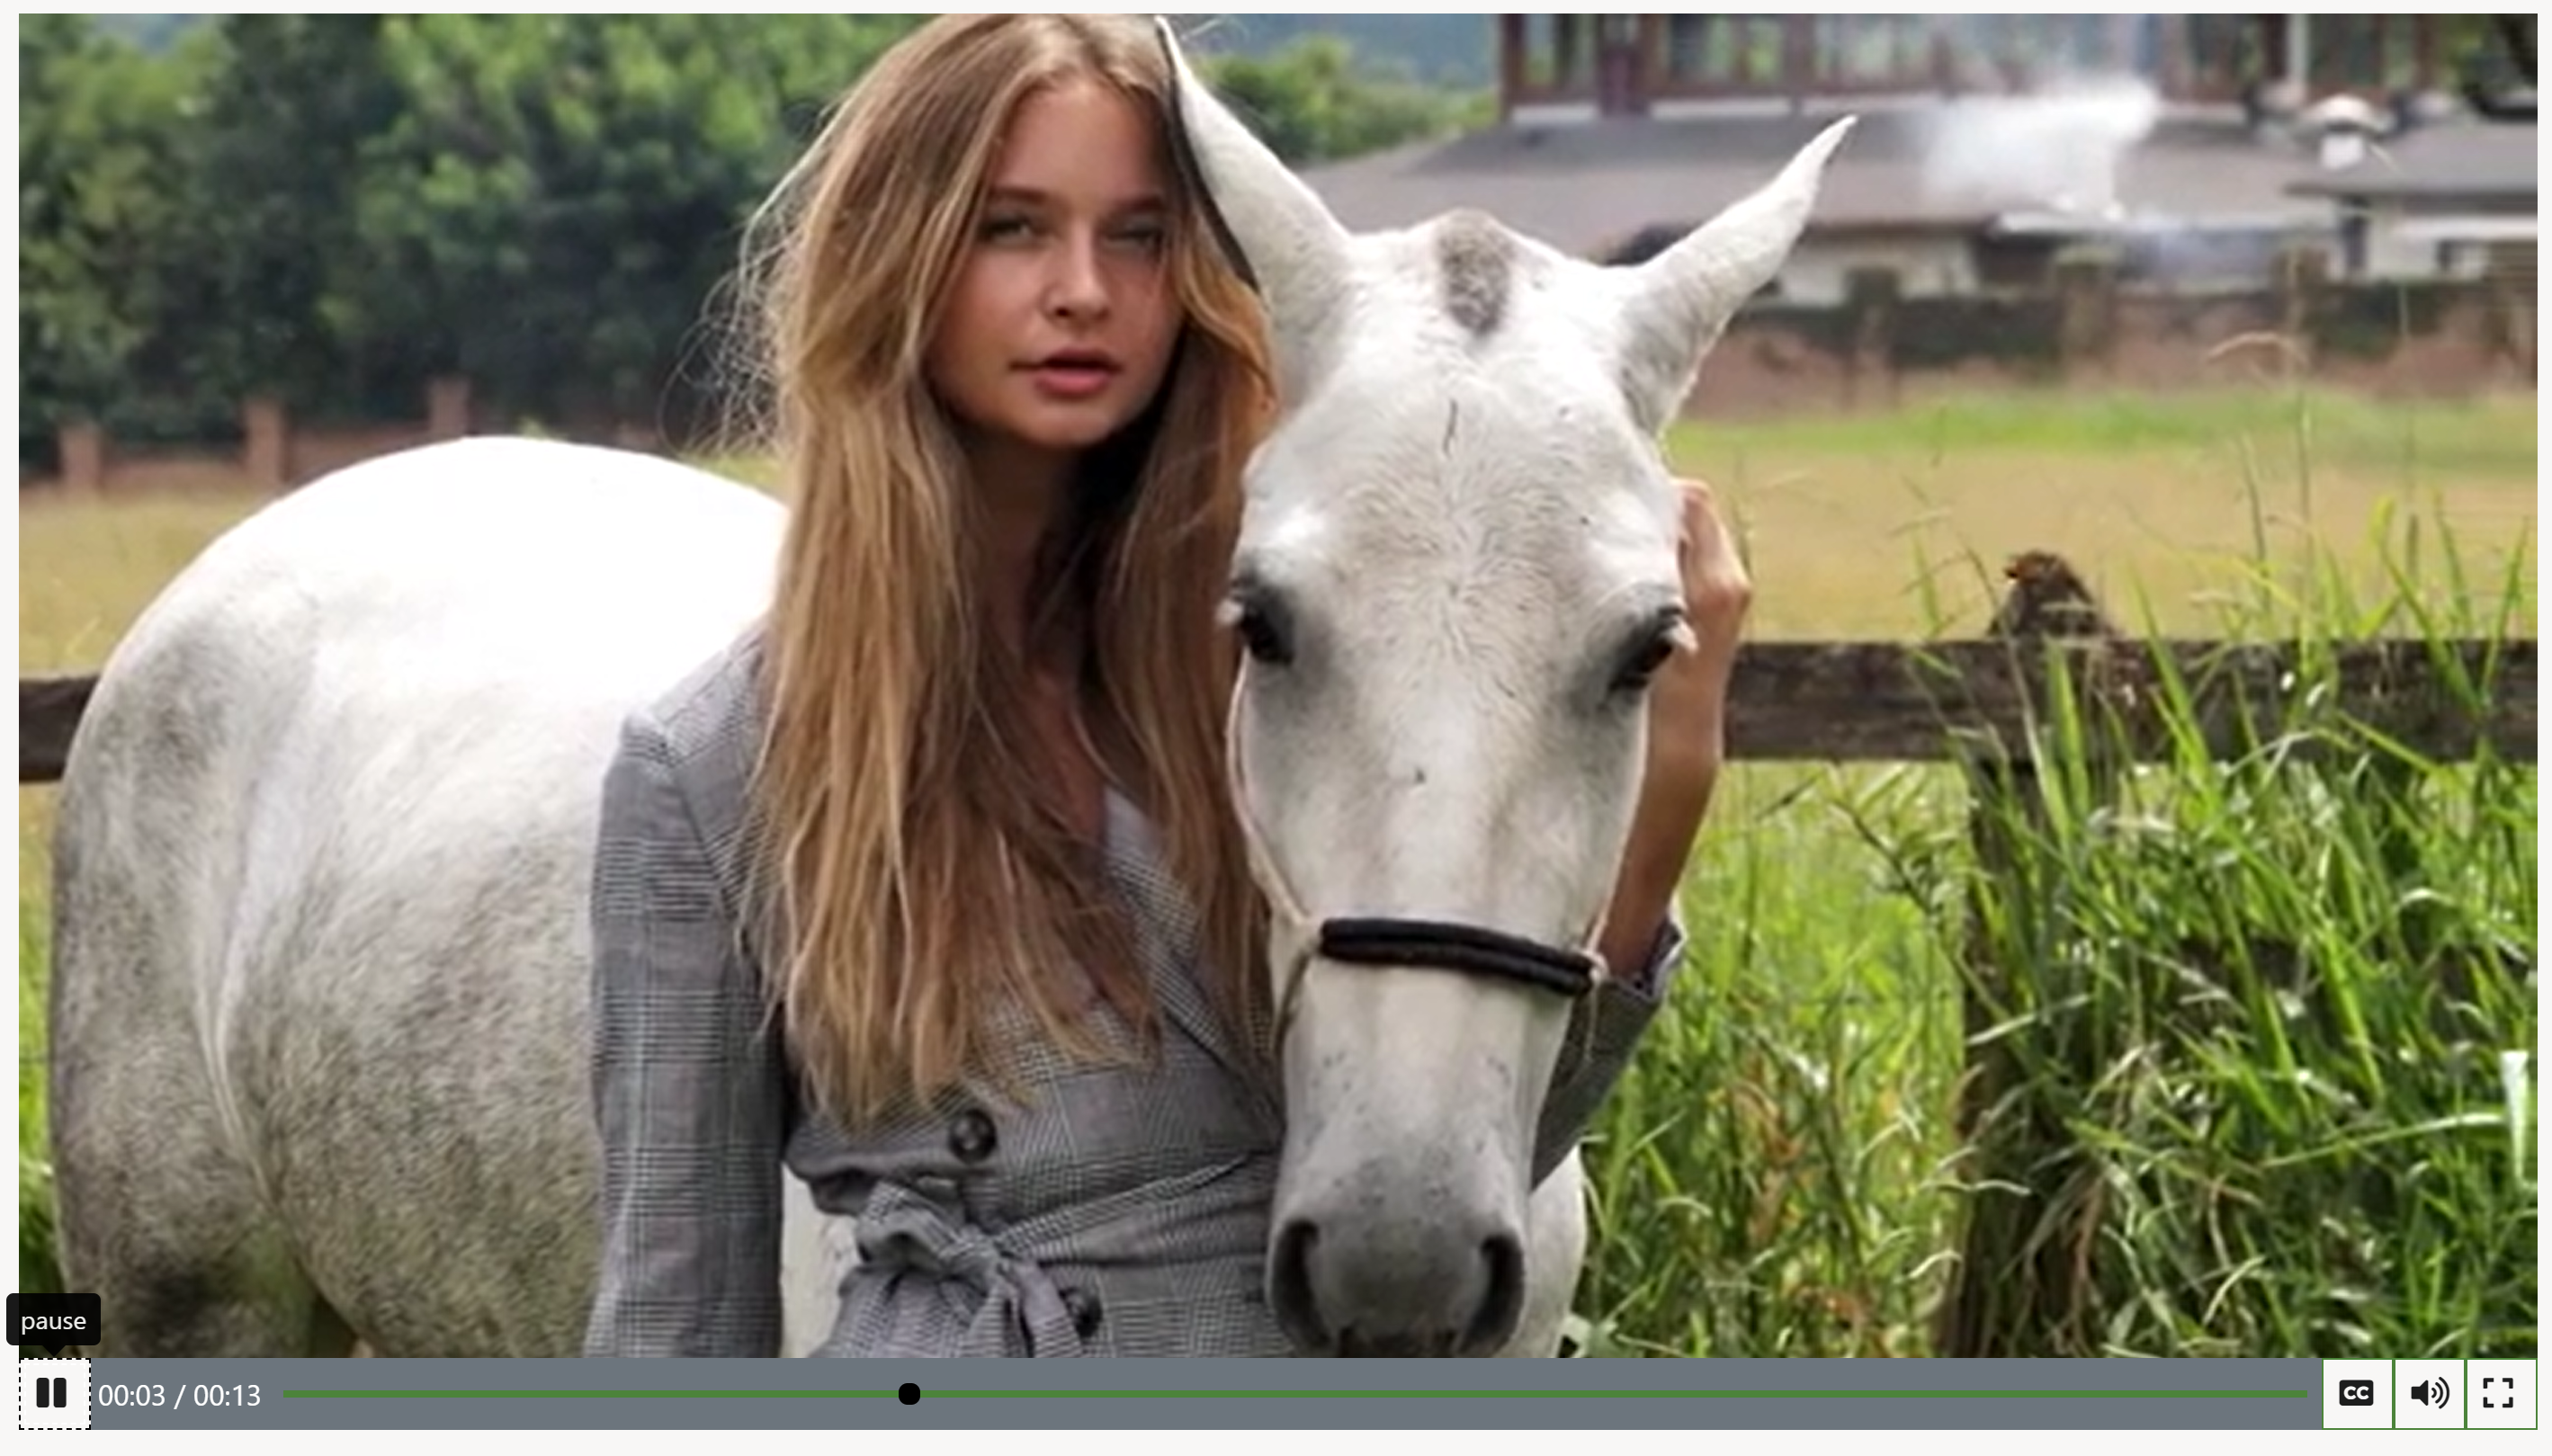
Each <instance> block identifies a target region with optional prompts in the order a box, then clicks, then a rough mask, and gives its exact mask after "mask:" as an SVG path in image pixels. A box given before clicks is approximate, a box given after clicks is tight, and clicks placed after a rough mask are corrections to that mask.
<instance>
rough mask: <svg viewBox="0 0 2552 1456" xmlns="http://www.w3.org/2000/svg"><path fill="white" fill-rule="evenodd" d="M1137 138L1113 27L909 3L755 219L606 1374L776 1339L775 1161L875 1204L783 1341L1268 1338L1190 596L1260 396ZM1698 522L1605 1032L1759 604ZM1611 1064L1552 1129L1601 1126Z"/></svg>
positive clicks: (1152, 123)
mask: <svg viewBox="0 0 2552 1456" xmlns="http://www.w3.org/2000/svg"><path fill="white" fill-rule="evenodd" d="M1173 115H1174V113H1173V111H1172V109H1171V98H1170V78H1169V72H1168V68H1167V62H1166V57H1164V56H1163V55H1162V54H1161V52H1160V50H1159V47H1158V43H1157V41H1156V40H1155V38H1154V34H1153V32H1152V31H1151V29H1150V28H1149V25H1148V23H1147V22H1146V21H1144V20H1143V19H1141V18H1139V17H1112V16H1054V15H1018V16H1002V15H995V16H952V17H943V18H940V19H937V20H934V21H932V22H930V23H928V24H926V25H925V26H924V27H923V28H922V29H921V30H920V31H918V32H917V33H916V34H915V35H913V36H912V37H910V38H909V39H907V40H906V41H905V42H904V43H903V44H902V45H901V46H900V47H898V48H897V49H896V50H895V51H893V52H891V53H889V54H888V55H887V56H885V57H884V58H883V59H882V60H881V61H880V62H879V63H878V64H877V66H876V67H875V69H874V70H873V71H872V72H871V73H870V74H869V75H868V76H867V77H866V78H865V79H864V80H863V81H862V82H861V83H860V85H859V87H858V89H857V90H856V91H855V92H854V93H853V94H852V95H851V97H850V98H849V99H848V101H847V103H846V105H845V106H844V108H843V109H842V110H841V112H840V113H839V115H838V116H837V117H836V119H835V120H834V122H833V123H832V124H831V126H830V127H829V128H828V130H827V131H826V133H825V135H824V136H823V137H822V138H821V140H820V141H818V142H817V143H816V145H815V146H814V147H813V149H812V150H811V152H810V153H809V155H808V156H806V158H805V159H804V160H803V162H802V163H801V164H800V166H799V167H798V168H797V170H796V171H795V172H794V173H793V174H792V176H791V177H790V179H789V180H788V182H787V183H786V184H785V186H784V189H783V198H784V201H785V202H786V203H787V204H788V205H787V206H785V207H776V208H775V209H774V210H773V212H772V213H771V214H770V215H769V216H770V218H771V219H773V220H777V221H778V222H779V223H780V224H781V225H782V226H783V228H784V234H783V236H782V237H781V239H780V243H779V246H778V247H777V248H776V249H774V250H772V251H771V253H770V255H769V264H768V269H767V277H765V278H763V279H762V280H761V287H762V294H761V296H762V297H763V298H764V299H765V300H766V303H767V309H766V314H765V325H766V332H767V335H768V352H767V357H766V361H765V364H766V367H767V369H768V373H769V380H768V382H769V384H770V385H771V388H772V394H773V398H774V401H775V403H776V409H777V418H776V422H775V423H776V434H777V449H778V452H779V456H780V459H781V460H782V461H783V462H784V463H785V468H786V471H787V485H788V487H789V491H790V494H791V496H792V498H793V500H792V503H793V511H794V514H793V519H792V523H791V525H790V528H789V533H788V538H787V544H786V548H785V553H784V558H783V563H782V578H781V582H780V586H779V590H778V592H777V596H776V599H775V600H774V602H773V604H772V607H771V610H770V612H769V614H768V616H767V618H766V620H765V621H764V623H763V624H762V626H761V627H760V628H758V629H757V630H756V631H755V632H754V633H752V634H751V635H749V636H748V637H747V638H746V639H745V640H744V641H742V642H739V643H738V644H736V645H735V647H734V648H733V649H731V650H730V651H729V652H727V653H726V654H724V655H722V656H721V657H719V658H718V659H717V660H715V661H713V662H711V663H709V664H706V665H704V666H703V667H702V668H701V669H700V670H699V671H698V672H697V673H696V674H694V675H693V676H691V678H690V679H689V680H688V681H686V682H685V683H683V684H682V685H681V686H680V687H679V688H678V689H677V690H675V691H673V692H672V693H671V694H670V695H668V696H667V697H666V698H665V699H663V700H662V701H660V702H658V703H657V704H655V705H654V706H653V707H652V708H651V709H650V710H648V711H645V712H642V713H639V714H637V715H635V716H633V717H632V719H631V720H630V722H629V724H628V725H627V728H626V730H625V732H624V735H623V740H622V743H621V746H620V750H619V753H618V756H617V758H616V759H615V761H614V763H613V766H612V769H611V771H610V775H609V779H608V780H607V787H606V796H605V806H604V813H603V822H602V824H601V827H600V836H601V838H600V845H599V861H598V865H597V869H596V878H595V885H594V889H595V903H594V932H595V938H596V956H597V962H596V966H595V975H594V988H595V997H596V999H595V1015H596V1025H595V1035H596V1045H595V1095H596V1108H597V1115H598V1119H599V1125H600V1131H601V1136H602V1143H603V1150H604V1163H603V1169H604V1177H603V1206H602V1210H601V1211H602V1217H603V1223H604V1232H605V1241H604V1265H603V1269H602V1278H601V1286H600V1291H599V1295H598V1298H597V1301H596V1305H595V1308H594V1311H593V1317H592V1322H591V1326H590V1330H589V1333H588V1337H587V1349H588V1351H589V1352H590V1353H593V1354H602V1355H693V1356H720V1355H772V1354H777V1353H779V1342H780V1308H781V1295H780V1289H779V1278H778V1275H779V1229H780V1221H781V1220H780V1179H779V1168H778V1167H777V1166H775V1165H777V1164H779V1163H781V1162H782V1161H784V1160H785V1162H786V1163H787V1165H788V1166H789V1167H790V1168H791V1169H793V1170H795V1171H796V1173H797V1175H798V1176H800V1177H802V1178H803V1179H805V1180H806V1181H807V1183H808V1184H809V1185H810V1187H811V1188H812V1189H813V1191H814V1193H815V1196H816V1200H817V1202H818V1203H819V1204H820V1205H821V1206H823V1207H826V1208H828V1209H832V1210H835V1211H839V1212H844V1213H855V1214H857V1215H858V1218H859V1225H858V1226H859V1238H860V1246H861V1264H860V1267H859V1269H858V1270H857V1272H856V1273H855V1274H854V1275H853V1276H852V1277H851V1279H850V1280H849V1282H848V1283H847V1284H846V1285H845V1286H844V1288H843V1290H842V1292H841V1293H842V1305H841V1311H840V1316H839V1319H838V1322H837V1323H836V1325H835V1326H834V1328H833V1330H832V1332H831V1334H830V1337H829V1338H828V1339H827V1340H826V1341H825V1343H824V1345H823V1347H822V1349H821V1350H820V1352H819V1353H822V1354H826V1355H846V1356H914V1355H975V1356H982V1355H1041V1356H1042V1355H1074V1354H1102V1355H1118V1356H1176V1355H1279V1354H1284V1353H1288V1347H1287V1345H1286V1342H1285V1340H1284V1337H1283V1335H1282V1334H1281V1333H1280V1331H1279V1330H1278V1328H1277V1326H1276V1323H1275V1321H1274V1319H1273V1318H1272V1317H1271V1316H1270V1315H1269V1313H1268V1311H1267V1309H1266V1307H1265V1304H1264V1300H1263V1296H1262V1294H1261V1289H1260V1279H1261V1275H1260V1269H1261V1266H1262V1263H1263V1259H1264V1247H1265V1242H1266V1238H1267V1219H1268V1197H1269V1196H1270V1191H1271V1190H1272V1184H1273V1170H1274V1167H1275V1164H1276V1161H1277V1155H1278V1152H1279V1149H1280V1147H1281V1145H1282V1137H1283V1129H1282V1125H1281V1123H1280V1122H1279V1121H1278V1120H1277V1116H1278V1114H1277V1110H1276V1108H1275V1105H1274V1101H1273V1097H1272V1093H1271V1092H1269V1088H1270V1087H1271V1086H1272V1070H1271V1072H1270V1076H1269V1078H1268V1079H1264V1080H1260V1079H1253V1078H1252V1077H1250V1076H1248V1075H1246V1069H1247V1068H1248V1067H1249V1066H1251V1065H1253V1064H1252V1063H1251V1061H1250V1059H1249V1058H1248V1057H1246V1056H1240V1057H1235V1056H1234V1055H1232V1049H1233V1048H1235V1047H1242V1046H1244V1045H1246V1044H1247V1043H1248V1038H1247V1037H1246V1035H1245V1034H1244V1032H1243V1031H1242V1030H1241V1028H1242V1027H1244V1026H1245V1025H1246V1024H1248V1021H1249V1008H1250V1006H1251V1003H1252V1000H1251V998H1252V997H1254V996H1260V995H1263V991H1262V990H1261V989H1260V987H1261V985H1262V983H1263V981H1264V975H1263V972H1262V970H1261V967H1260V963H1259V959H1258V946H1259V939H1260V934H1261V931H1260V923H1261V915H1262V907H1261V905H1260V902H1259V900H1258V898H1257V895H1256V892H1255V890H1254V888H1253V886H1252V884H1251V882H1250V879H1249V875H1248V871H1247V867H1246V863H1245V858H1244V853H1243V850H1242V846H1241V843H1240V839H1239V834H1238V829H1237V826H1236V823H1235V821H1234V817H1233V814H1232V811H1231V808H1230V805H1229V804H1228V803H1227V802H1226V800H1225V797H1224V782H1225V780H1224V777H1223V766H1222V758H1221V753H1222V744H1221V735H1222V731H1223V714H1224V709H1225V707H1226V705H1227V703H1228V701H1229V692H1230V688H1231V683H1232V680H1233V679H1232V672H1233V667H1234V663H1235V661H1236V655H1235V651H1234V648H1233V645H1232V644H1231V642H1230V641H1229V640H1228V639H1227V637H1226V635H1225V634H1224V633H1223V629H1221V628H1219V627H1218V626H1217V625H1216V611H1215V609H1216V606H1217V604H1218V602H1219V600H1220V598H1221V595H1222V592H1223V587H1224V584H1225V583H1224V580H1223V574H1224V572H1225V570H1226V568H1227V561H1228V553H1229V551H1230V548H1231V544H1232V540H1233V533H1234V530H1235V528H1236V523H1237V513H1238V500H1239V475H1240V469H1241V467H1242V464H1243V462H1244V460H1245V458H1246V456H1247V453H1248V452H1249V450H1250V448H1251V447H1252V445H1253V444H1254V443H1255V442H1256V440H1257V439H1258V436H1259V432H1260V430H1261V429H1262V427H1263V425H1264V424H1265V422H1266V420H1267V418H1268V406H1269V400H1268V396H1267V388H1266V380H1265V377H1264V373H1265V368H1264V364H1263V360H1262V349H1263V345H1262V341H1261V337H1260V332H1259V331H1260V327H1261V326H1260V321H1259V318H1258V315H1257V313H1256V310H1255V306H1254V302H1253V299H1252V298H1251V296H1250V294H1249V292H1248V290H1247V289H1246V287H1245V286H1244V285H1243V284H1242V283H1241V282H1240V281H1239V280H1238V278H1237V277H1236V276H1235V275H1234V274H1233V273H1232V272H1231V271H1229V270H1228V269H1227V266H1226V264H1225V261H1224V260H1223V257H1222V255H1221V254H1220V252H1219V250H1218V248H1217V246H1216V243H1215V241H1214V237H1213V234H1212V232H1211V230H1210V229H1211V224H1210V222H1209V221H1208V219H1207V217H1206V215H1205V214H1204V212H1203V211H1202V207H1203V204H1202V202H1201V200H1200V199H1199V198H1198V197H1196V196H1193V195H1191V193H1190V191H1189V189H1188V188H1187V187H1186V186H1185V185H1184V183H1183V181H1182V179H1181V176H1180V174H1179V170H1178V168H1177V167H1176V166H1175V164H1174V163H1173V161H1172V159H1171V154H1170V152H1169V150H1168V147H1169V133H1168V131H1167V128H1168V127H1169V126H1170V125H1171V124H1172V123H1171V121H1170V118H1171V117H1172V116H1173ZM1688 505H1689V508H1688V510H1687V519H1686V527H1687V532H1686V534H1687V538H1688V540H1687V546H1686V557H1685V560H1686V568H1685V570H1686V575H1687V589H1688V593H1689V595H1690V596H1691V598H1692V600H1691V607H1692V614H1693V623H1694V627H1695V629H1696V632H1697V633H1698V636H1699V638H1700V641H1701V643H1702V651H1701V652H1699V653H1696V654H1692V655H1690V656H1688V657H1686V658H1684V659H1682V660H1680V661H1678V662H1676V663H1675V664H1673V665H1671V666H1669V667H1668V668H1667V670H1666V671H1665V672H1664V673H1663V674H1661V675H1660V676H1659V677H1658V678H1657V680H1656V683H1655V686H1654V689H1653V691H1654V693H1655V697H1654V702H1653V706H1652V708H1651V713H1652V724H1653V726H1654V733H1653V740H1654V743H1655V745H1656V747H1655V748H1654V749H1653V750H1652V753H1651V758H1650V763H1649V769H1648V779H1647V781H1646V784H1645V787H1644V790H1643V799H1642V804H1641V808H1640V811H1639V817H1638V823H1637V825H1636V827H1635V829H1634V832H1633V842H1632V846H1631V850H1630V854H1629V858H1628V861H1627V862H1626V865H1625V869H1624V873H1623V878H1622V883H1621V885H1620V889H1619V892H1618V898H1617V899H1616V902H1615V904H1614V907H1613V914H1612V916H1611V918H1610V922H1609V923H1610V924H1611V925H1612V926H1613V927H1614V931H1613V934H1612V935H1611V937H1610V939H1609V941H1608V943H1607V944H1606V945H1605V946H1604V947H1603V949H1604V951H1605V953H1606V955H1607V958H1608V960H1609V961H1610V963H1611V964H1612V965H1614V966H1616V967H1618V968H1621V972H1622V973H1623V974H1621V975H1619V976H1618V977H1617V979H1616V980H1615V981H1613V982H1612V983H1611V984H1609V985H1608V986H1607V987H1606V988H1604V989H1603V990H1602V991H1600V992H1599V994H1598V995H1597V996H1596V997H1594V998H1593V1000H1592V1003H1591V1007H1590V1010H1589V1011H1587V1012H1583V1013H1581V1014H1600V1015H1603V1016H1606V1017H1608V1018H1611V1020H1612V1022H1614V1023H1616V1024H1628V1025H1631V1026H1632V1027H1634V1028H1636V1027H1637V1026H1638V1025H1640V1024H1642V1023H1643V1022H1644V1021H1645V1019H1646V1018H1647V1017H1648V1015H1650V1014H1652V1012H1653V1009H1654V1006H1655V1004H1656V999H1655V998H1656V996H1657V994H1658V993H1659V992H1660V991H1661V989H1662V982H1661V981H1660V980H1659V979H1658V978H1659V977H1660V976H1661V974H1662V972H1663V970H1664V969H1665V963H1666V962H1667V961H1669V960H1670V959H1671V954H1672V950H1673V948H1674V947H1675V946H1676V945H1677V944H1678V942H1677V940H1676V938H1675V937H1674V935H1673V934H1672V931H1671V926H1670V924H1669V919H1668V916H1669V911H1670V909H1671V906H1672V895H1673V889H1674V885H1675V883H1676V880H1677V878H1678V876H1679V875H1680V872H1681V870H1682V867H1683V864H1684V861H1685V857H1686V854H1687V852H1688V850H1689V848H1690V846H1691V842H1692V837H1693V835H1694V833H1695V831H1696V829H1697V828H1698V825H1699V822H1700V819H1701V816H1702V813H1703V810H1704V808H1705V806H1706V804H1707V801H1708V797H1709V793H1710V787H1711V783H1712V780H1714V778H1715V777H1716V773H1717V769H1718V764H1719V744H1720V740H1721V716H1722V713H1721V704H1722V700H1723V691H1724V688H1725V685H1726V680H1727V676H1728V672H1729V666H1730V662H1731V660H1732V658H1733V655H1734V651H1735V641H1736V636H1737V631H1738V626H1739V621H1740V618H1741V617H1742V615H1743V610H1744V606H1745V600H1746V594H1747V587H1746V578H1745V574H1744V572H1743V570H1742V568H1740V567H1739V565H1738V564H1737V561H1736V557H1735V554H1734V552H1733V551H1732V550H1731V549H1730V547H1729V544H1728V542H1727V539H1726V537H1725V535H1724V533H1722V532H1721V531H1720V529H1719V526H1718V522H1717V520H1716V518H1715V517H1714V516H1713V514H1712V513H1711V510H1710V508H1709V502H1708V499H1707V496H1706V495H1705V494H1703V493H1702V492H1701V491H1700V489H1699V487H1697V486H1695V487H1688ZM669 589H677V590H678V589H680V587H679V583H669ZM1661 948H1662V949H1661ZM1204 1008H1211V1009H1210V1010H1209V1009H1204ZM1165 1012H1166V1013H1167V1014H1165ZM1605 1040H1606V1042H1607V1043H1609V1044H1610V1046H1611V1049H1610V1050H1608V1051H1607V1052H1606V1053H1605V1054H1603V1055H1601V1056H1598V1057H1596V1058H1595V1059H1593V1060H1592V1062H1591V1063H1590V1064H1588V1065H1587V1066H1585V1067H1583V1068H1579V1067H1578V1066H1576V1064H1575V1063H1573V1062H1572V1063H1571V1064H1570V1066H1568V1067H1566V1068H1564V1069H1563V1081H1573V1082H1575V1083H1576V1084H1577V1086H1576V1087H1575V1088H1574V1090H1573V1091H1570V1090H1565V1089H1556V1088H1555V1089H1554V1092H1553V1095H1554V1096H1559V1095H1563V1094H1567V1095H1573V1096H1575V1097H1576V1098H1577V1099H1578V1102H1579V1104H1583V1105H1592V1104H1593V1102H1594V1101H1595V1100H1596V1099H1597V1097H1598V1096H1599V1095H1600V1093H1601V1091H1602V1089H1603V1087H1605V1086H1608V1085H1609V1084H1610V1082H1611V1081H1612V1079H1613V1078H1614V1077H1615V1076H1616V1075H1617V1074H1618V1072H1619V1070H1620V1066H1621V1062H1622V1059H1623V1057H1624V1056H1626V1055H1627V1051H1626V1048H1627V1045H1628V1043H1629V1041H1630V1040H1631V1038H1630V1037H1628V1036H1622V1037H1610V1036H1608V1037H1607V1038H1605ZM1260 1065H1263V1064H1260ZM1590 1079H1591V1081H1590Z"/></svg>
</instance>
